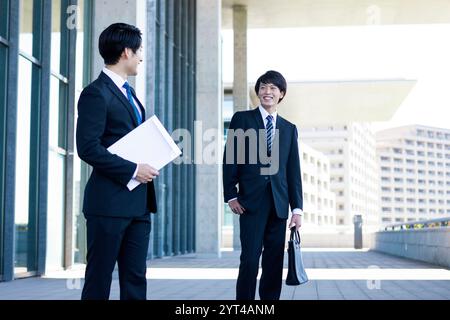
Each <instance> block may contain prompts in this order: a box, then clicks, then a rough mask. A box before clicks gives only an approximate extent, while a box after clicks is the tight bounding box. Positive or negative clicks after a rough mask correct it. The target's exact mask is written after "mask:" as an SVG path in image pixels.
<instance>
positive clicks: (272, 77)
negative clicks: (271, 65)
mask: <svg viewBox="0 0 450 320" xmlns="http://www.w3.org/2000/svg"><path fill="white" fill-rule="evenodd" d="M261 83H264V84H268V83H272V84H273V85H275V86H277V88H278V89H280V91H281V92H283V94H284V95H283V98H281V99H280V101H279V102H281V100H283V99H284V96H285V95H286V90H287V83H286V79H285V78H284V77H283V75H282V74H281V73H279V72H277V71H273V70H270V71H267V72H266V73H264V74H263V75H262V76H261V77H259V79H258V81H256V84H255V91H256V95H258V92H259V86H260V85H261Z"/></svg>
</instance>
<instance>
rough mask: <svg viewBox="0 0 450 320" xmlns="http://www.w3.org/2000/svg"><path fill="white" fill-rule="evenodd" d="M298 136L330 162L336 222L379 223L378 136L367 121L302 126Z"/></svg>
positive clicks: (341, 223)
mask: <svg viewBox="0 0 450 320" xmlns="http://www.w3.org/2000/svg"><path fill="white" fill-rule="evenodd" d="M299 135H300V137H299V139H300V141H302V142H305V143H306V144H308V145H310V146H312V147H313V148H314V149H316V150H319V151H320V152H322V153H324V154H325V155H326V156H327V157H328V159H329V162H330V174H331V180H330V182H331V191H333V192H334V193H335V195H336V219H337V220H336V225H337V226H343V227H347V229H348V228H350V227H351V228H353V217H354V216H355V215H362V218H363V226H364V227H369V228H370V227H377V226H378V225H379V211H380V206H379V193H378V190H379V178H378V169H377V162H376V144H375V135H374V133H373V132H372V130H371V128H370V126H369V125H368V124H364V123H351V124H347V125H322V126H311V127H301V128H300V132H299Z"/></svg>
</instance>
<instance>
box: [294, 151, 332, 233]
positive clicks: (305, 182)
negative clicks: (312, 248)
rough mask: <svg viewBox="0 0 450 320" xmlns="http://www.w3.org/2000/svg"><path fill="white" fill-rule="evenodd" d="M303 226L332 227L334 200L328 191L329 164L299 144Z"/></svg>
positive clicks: (320, 155)
mask: <svg viewBox="0 0 450 320" xmlns="http://www.w3.org/2000/svg"><path fill="white" fill-rule="evenodd" d="M299 149H300V164H301V171H302V186H303V211H304V214H305V215H304V221H303V222H304V225H305V226H308V225H309V226H312V225H314V226H334V225H335V223H336V200H335V195H334V193H333V192H331V190H330V162H329V160H328V158H327V157H326V156H325V155H324V154H323V153H321V152H319V151H317V150H315V149H313V148H311V147H310V146H308V145H307V144H305V143H303V142H300V143H299Z"/></svg>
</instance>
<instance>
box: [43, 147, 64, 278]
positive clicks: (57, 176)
mask: <svg viewBox="0 0 450 320" xmlns="http://www.w3.org/2000/svg"><path fill="white" fill-rule="evenodd" d="M48 167H49V168H50V170H48V185H49V186H51V187H49V192H48V193H47V197H48V199H47V230H51V232H47V243H49V244H51V245H49V246H47V251H46V268H47V269H48V270H58V269H61V267H62V264H63V253H64V207H65V205H64V203H65V201H64V200H65V192H64V191H65V174H64V172H65V156H64V155H61V154H59V153H58V152H57V151H56V150H55V149H52V148H50V151H49V157H48Z"/></svg>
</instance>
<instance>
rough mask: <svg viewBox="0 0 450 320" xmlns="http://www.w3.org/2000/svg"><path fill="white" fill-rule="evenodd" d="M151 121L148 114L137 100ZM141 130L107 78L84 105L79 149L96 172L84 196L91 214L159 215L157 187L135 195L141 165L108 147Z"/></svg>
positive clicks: (87, 92)
mask: <svg viewBox="0 0 450 320" xmlns="http://www.w3.org/2000/svg"><path fill="white" fill-rule="evenodd" d="M133 96H134V99H135V100H136V101H137V102H138V104H139V107H140V108H141V111H142V115H143V117H142V119H145V110H144V108H143V106H142V104H141V102H140V101H139V99H138V98H137V97H136V94H135V92H134V90H133ZM137 125H138V122H137V118H136V115H135V112H134V110H133V107H132V105H131V104H130V102H129V101H128V99H127V98H126V97H125V95H124V94H123V93H122V92H121V91H120V89H119V88H117V86H116V85H115V84H114V82H113V81H112V80H111V79H110V78H109V77H108V76H107V75H106V74H105V73H103V72H102V73H101V74H100V76H99V77H98V79H97V80H95V81H94V82H92V83H91V84H90V85H89V86H87V87H86V88H85V89H84V90H83V92H82V93H81V96H80V99H79V101H78V122H77V132H76V141H77V150H78V155H79V157H80V158H81V159H82V160H83V161H85V162H87V163H88V164H89V165H91V166H92V167H93V171H92V174H91V176H90V178H89V180H88V182H87V185H86V189H85V192H84V203H83V212H84V214H85V215H87V216H89V215H101V216H112V217H136V216H142V215H144V214H146V213H148V212H156V197H155V188H154V185H153V182H150V183H148V184H140V185H139V186H138V187H136V188H135V189H134V190H133V191H129V190H128V188H127V184H128V182H129V181H130V179H131V178H132V177H133V173H134V171H135V170H136V164H135V163H133V162H130V161H128V160H125V159H123V158H121V157H119V156H117V155H113V154H111V153H110V152H109V151H107V148H108V147H109V146H111V145H112V144H114V143H115V142H116V141H118V140H119V139H120V138H122V137H123V136H125V135H126V134H127V133H129V132H130V131H132V130H133V129H135V128H136V127H137Z"/></svg>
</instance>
